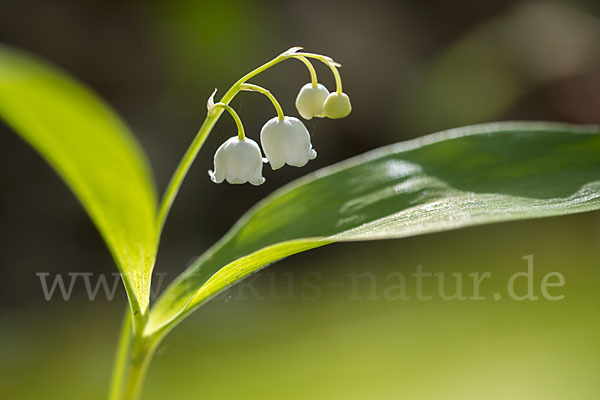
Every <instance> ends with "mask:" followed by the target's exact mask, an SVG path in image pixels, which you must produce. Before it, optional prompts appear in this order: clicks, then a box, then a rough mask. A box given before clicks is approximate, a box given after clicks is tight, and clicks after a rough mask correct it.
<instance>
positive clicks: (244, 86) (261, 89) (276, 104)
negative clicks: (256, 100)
mask: <svg viewBox="0 0 600 400" xmlns="http://www.w3.org/2000/svg"><path fill="white" fill-rule="evenodd" d="M241 88H242V90H247V91H250V92H259V93H262V94H264V95H265V96H267V97H268V98H269V100H271V103H273V107H275V110H276V111H277V117H278V118H279V120H280V121H283V119H284V118H285V115H284V114H283V109H282V108H281V105H280V104H279V102H278V101H277V99H276V98H275V96H273V94H272V93H271V92H269V91H268V90H267V89H265V88H264V87H261V86H258V85H253V84H251V83H243V84H242V85H241Z"/></svg>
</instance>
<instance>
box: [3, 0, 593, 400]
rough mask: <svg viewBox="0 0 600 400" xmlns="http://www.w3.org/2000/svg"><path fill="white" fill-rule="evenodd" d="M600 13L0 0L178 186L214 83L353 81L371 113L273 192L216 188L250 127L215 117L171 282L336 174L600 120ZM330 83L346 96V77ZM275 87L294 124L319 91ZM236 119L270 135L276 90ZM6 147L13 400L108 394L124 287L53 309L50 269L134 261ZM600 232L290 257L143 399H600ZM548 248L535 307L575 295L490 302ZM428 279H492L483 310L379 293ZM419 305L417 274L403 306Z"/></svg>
mask: <svg viewBox="0 0 600 400" xmlns="http://www.w3.org/2000/svg"><path fill="white" fill-rule="evenodd" d="M599 15H600V6H599V4H598V2H596V1H592V0H590V1H563V2H561V1H527V2H521V1H499V0H493V1H485V2H482V1H477V0H470V1H458V2H447V1H441V0H438V1H381V0H374V1H369V2H333V1H318V2H317V1H314V2H312V1H267V0H264V1H253V2H243V1H218V2H204V1H192V0H188V1H169V2H159V1H130V2H124V1H116V0H113V1H100V0H98V1H67V0H56V1H52V2H48V1H42V0H19V1H17V0H2V1H1V2H0V41H2V42H5V43H8V44H11V45H15V46H18V47H21V48H24V49H27V50H30V51H32V52H34V53H36V54H39V55H42V56H44V57H46V58H48V59H50V60H52V61H53V62H55V63H57V64H59V65H61V66H62V67H63V68H65V69H66V70H68V71H70V72H71V73H72V74H74V75H75V76H77V77H79V78H80V79H81V80H83V81H84V82H86V83H87V84H89V85H90V86H91V87H92V88H93V89H94V90H96V91H97V92H98V93H99V94H101V95H102V96H103V97H104V98H106V99H107V100H108V101H109V102H110V103H111V104H112V105H113V106H114V107H115V108H116V109H117V110H118V111H119V112H120V113H121V115H123V116H124V118H125V120H126V121H127V122H128V123H129V124H130V125H131V126H132V128H133V130H134V132H135V133H136V135H137V136H138V138H139V139H140V141H141V143H142V145H143V147H144V148H145V150H146V151H147V152H148V154H149V158H150V160H151V162H152V165H153V168H154V173H155V176H156V180H157V182H158V185H159V187H160V188H161V189H162V188H164V186H165V185H166V183H167V181H168V178H169V176H170V173H171V172H172V171H173V169H174V168H175V166H176V164H177V162H178V160H179V157H180V156H181V155H182V153H183V151H184V150H185V148H186V147H187V145H188V144H189V142H190V141H191V139H192V137H193V135H194V134H195V132H196V130H197V128H198V127H199V125H200V123H201V122H202V119H203V118H204V115H205V103H206V99H207V97H208V95H209V94H210V93H211V92H212V90H213V89H214V88H215V87H217V88H219V90H220V91H221V92H223V91H224V90H226V89H227V88H228V87H229V85H230V84H231V83H233V82H234V81H235V80H236V79H237V78H238V77H239V76H241V75H242V74H244V73H245V72H247V71H248V70H250V69H251V68H253V67H255V66H257V65H260V64H262V63H263V62H264V61H266V60H267V59H269V58H271V57H273V56H274V55H276V54H277V53H279V52H281V51H282V50H285V49H287V48H288V47H290V46H292V45H303V46H304V47H305V48H306V49H308V50H310V51H315V52H322V53H326V54H328V55H331V56H332V57H334V58H335V59H336V60H338V61H339V62H341V63H342V64H343V68H342V69H341V73H342V77H343V79H344V88H345V91H347V92H348V94H349V95H350V96H351V98H352V102H353V106H354V111H353V113H352V114H351V115H350V116H349V117H348V118H346V119H343V120H336V121H329V120H311V121H308V123H307V127H308V128H309V130H310V131H311V132H312V133H313V144H314V146H315V148H316V149H317V151H318V152H319V157H318V158H317V159H316V160H314V161H311V163H309V164H308V165H307V166H306V167H305V168H302V169H292V168H285V169H283V170H281V171H280V172H279V173H277V174H274V173H272V172H271V171H270V170H268V169H267V170H265V176H266V178H267V183H266V184H265V185H263V186H261V187H259V188H255V187H250V186H249V185H244V186H226V185H220V186H217V185H214V184H212V183H211V182H210V180H209V179H208V177H207V175H206V171H207V170H208V169H209V168H211V167H212V155H213V153H214V151H215V149H216V148H217V147H218V145H219V144H220V143H221V142H222V141H223V140H224V139H225V138H226V137H228V136H231V135H233V134H235V126H234V124H233V122H232V121H230V120H229V119H227V118H224V119H222V120H221V121H220V122H219V124H218V126H217V127H216V129H215V131H214V133H213V135H212V136H211V138H210V139H209V140H208V142H207V144H206V146H205V147H204V149H203V152H202V153H201V155H200V157H199V159H198V160H197V161H196V163H195V165H194V168H193V169H192V171H191V173H190V175H189V177H188V180H187V181H186V184H185V185H184V187H183V188H182V191H181V193H180V196H179V198H178V199H177V202H176V204H175V206H174V209H173V213H172V216H171V218H170V219H169V221H168V222H167V225H166V231H165V236H164V241H163V243H162V245H161V249H160V254H159V261H158V265H157V268H156V271H157V272H165V273H167V276H166V278H165V280H166V281H169V280H171V279H173V278H174V277H175V276H176V274H177V273H178V272H180V271H181V270H183V268H184V267H185V266H186V265H187V264H188V263H189V261H190V260H191V259H192V258H193V257H194V256H197V255H198V254H200V253H201V252H202V251H203V250H204V249H206V248H207V247H208V246H209V245H210V244H211V243H212V242H214V241H215V240H216V239H218V238H219V237H220V236H221V235H222V234H223V233H224V232H225V231H226V230H227V229H228V228H229V227H230V226H231V224H232V223H233V222H234V221H235V220H236V219H237V218H238V217H239V216H240V215H241V214H242V213H243V212H244V211H245V210H247V209H248V208H249V207H250V206H252V205H253V204H254V203H255V202H256V201H258V200H259V199H260V198H262V197H264V196H265V195H266V194H267V193H270V192H271V191H273V190H274V189H275V188H277V187H279V186H281V185H282V184H284V183H286V182H288V181H290V180H292V179H294V178H296V177H299V176H302V175H304V174H306V173H308V172H310V171H312V170H315V169H318V168H320V167H323V166H325V165H329V164H331V163H333V162H336V161H339V160H342V159H345V158H347V157H350V156H353V155H356V154H360V153H362V152H364V151H366V150H369V149H372V148H376V147H378V146H381V145H384V144H388V143H392V142H397V141H401V140H405V139H409V138H412V137H417V136H420V135H423V134H426V133H430V132H434V131H437V130H442V129H447V128H452V127H456V126H461V125H467V124H472V123H479V122H486V121H492V120H507V119H525V120H557V121H567V122H575V123H600V90H599V89H600V47H599V46H598V43H600V20H599V18H598V16H599ZM317 68H318V72H319V76H320V78H321V80H322V81H324V82H325V84H326V85H328V86H329V87H330V89H331V88H332V87H333V80H332V77H331V76H330V74H329V71H327V69H325V68H320V66H317ZM256 82H257V83H260V84H261V85H263V86H266V87H267V88H269V89H270V90H271V91H272V92H273V93H274V94H275V95H276V96H277V98H278V99H279V101H280V102H281V103H282V105H283V107H284V109H285V110H286V111H287V113H288V114H291V115H296V111H295V109H294V107H293V102H294V99H295V95H296V93H297V91H298V89H299V87H300V86H301V85H302V84H304V83H306V82H308V74H307V73H306V71H305V69H304V67H303V66H302V65H301V64H300V63H299V62H296V63H294V62H290V63H289V64H288V63H285V64H282V65H279V66H277V67H276V68H274V69H272V70H270V71H269V72H267V73H266V74H264V75H262V76H261V77H260V79H258V80H257V81H256ZM232 105H233V106H234V107H235V108H236V110H238V112H239V113H240V115H241V117H242V119H243V121H244V124H245V126H246V130H247V134H248V135H249V136H250V137H253V138H254V139H257V138H258V132H259V129H260V127H261V126H262V124H263V123H264V122H265V121H266V120H267V119H269V118H271V117H272V116H273V115H272V114H273V111H272V109H271V105H270V104H269V103H268V102H267V101H266V100H265V99H262V98H261V97H259V96H254V95H242V96H240V97H239V98H237V99H236V100H235V102H234V103H233V104H232ZM0 130H1V131H2V133H1V134H0V187H2V196H0V221H1V222H0V272H1V274H2V275H1V276H2V279H1V280H0V289H1V290H0V302H1V304H0V398H3V399H4V398H6V399H13V398H14V399H82V398H85V399H100V398H103V397H104V396H105V393H106V388H107V384H108V381H109V374H110V368H111V363H112V357H113V351H114V347H115V345H116V341H117V335H118V330H119V323H120V319H121V315H122V311H123V308H124V305H125V297H124V294H123V291H122V289H119V293H118V295H117V297H116V298H115V299H114V300H113V301H107V300H106V299H104V298H98V299H96V300H95V301H93V302H90V301H89V300H88V299H87V297H86V295H85V288H84V287H83V285H75V289H74V295H73V298H72V299H71V300H70V301H68V302H65V301H62V300H61V299H60V298H58V297H56V298H54V299H53V300H51V301H48V302H47V301H45V300H44V296H43V293H42V289H41V286H40V281H39V278H38V277H37V276H36V273H37V272H49V273H51V274H58V273H63V274H67V273H68V272H93V273H103V272H104V273H111V272H113V271H115V267H114V265H113V263H112V261H111V259H110V256H109V254H108V251H107V250H106V248H105V246H104V244H103V243H102V241H101V239H100V238H99V235H98V234H97V232H96V230H95V228H94V227H93V225H92V224H91V222H90V221H89V220H88V218H87V216H86V215H85V213H84V212H83V210H82V209H81V207H80V206H79V205H78V204H77V202H76V201H75V199H74V198H73V196H72V195H71V194H70V193H69V191H68V189H66V187H65V186H64V184H63V183H62V182H61V181H60V180H59V179H58V177H56V175H55V174H54V173H53V172H52V171H51V170H50V168H48V167H47V165H46V164H44V162H43V161H42V160H40V158H39V156H37V155H36V154H35V153H34V152H33V151H31V150H30V149H29V148H28V147H27V146H26V145H25V144H24V143H22V142H21V141H20V139H18V138H17V136H16V135H14V134H13V133H12V132H10V130H9V129H8V128H7V127H5V126H4V125H2V126H0ZM13 171H20V172H19V173H18V174H16V173H14V172H13ZM599 239H600V213H597V212H596V213H588V214H583V215H577V216H569V217H561V218H551V219H547V220H535V221H522V222H515V223H507V224H499V225H492V226H486V227H476V228H469V229H464V230H460V231H455V232H447V233H440V234H432V235H426V236H421V237H416V238H409V239H403V240H397V241H384V242H374V243H351V244H337V245H332V246H328V247H325V248H321V249H317V250H313V251H311V252H308V253H305V254H301V255H297V256H293V257H290V258H288V259H286V260H283V261H281V262H279V263H278V264H277V265H276V266H274V267H271V268H269V269H267V270H265V271H263V272H261V273H259V274H258V275H256V278H252V280H251V281H250V283H249V285H251V287H250V288H248V287H247V286H246V287H245V290H248V292H247V294H248V295H247V296H243V295H241V294H240V290H241V289H240V288H233V289H231V290H230V291H229V292H227V293H226V294H225V295H223V296H221V297H219V298H217V299H216V300H215V301H214V302H212V303H210V304H209V305H207V306H206V307H204V308H202V309H201V310H200V311H198V312H197V313H196V314H194V316H193V317H191V318H190V319H189V320H187V321H186V322H184V323H183V324H182V325H181V326H180V327H178V328H177V329H176V330H175V331H174V332H173V333H172V334H171V335H169V336H168V337H167V339H166V340H165V342H164V343H163V345H162V346H161V348H160V350H159V354H158V355H157V357H156V358H155V360H154V361H153V363H152V366H151V369H150V373H149V376H148V381H147V385H146V390H145V395H144V398H145V399H162V398H166V397H169V398H171V397H172V398H180V399H188V398H189V399H191V398H199V397H200V398H208V399H212V398H222V399H237V398H249V399H254V398H256V399H259V398H260V399H279V398H286V399H307V398H308V399H365V398H377V399H380V398H381V399H398V398H400V399H440V398H444V399H482V398H485V399H506V398H510V399H565V398H576V399H597V398H598V396H599V395H600V383H599V382H598V379H597V376H598V373H599V372H600V361H599V360H600V357H599V356H600V344H599V342H598V337H597V336H598V331H599V327H600V321H599V318H600V317H599V316H598V310H597V309H598V305H599V304H600V294H598V290H597V288H598V286H600V269H599V268H598V267H599V266H600V250H599V246H598V241H599ZM530 254H532V255H534V260H535V261H534V266H535V269H534V282H535V289H536V294H537V295H540V292H539V287H540V282H541V280H542V277H543V276H544V275H545V274H546V273H548V272H560V273H561V274H563V275H564V277H565V281H566V284H565V287H564V288H555V289H554V290H552V291H551V293H554V292H556V293H557V294H565V299H563V300H560V301H548V300H545V299H540V300H537V301H521V302H519V301H514V300H510V299H507V298H506V296H504V298H502V299H501V300H498V301H496V300H494V299H493V294H494V293H502V294H505V293H506V283H507V281H508V279H509V277H510V276H511V275H512V274H514V273H516V272H520V271H525V269H526V267H527V265H526V262H525V261H524V260H523V259H522V257H523V256H526V255H530ZM418 265H422V266H423V269H424V271H426V272H444V273H446V274H447V279H450V277H451V275H450V274H451V273H453V272H461V273H463V274H464V275H465V277H466V276H467V274H468V273H471V272H480V273H484V272H491V273H492V278H491V279H490V280H489V281H486V282H485V283H484V284H482V295H483V296H485V297H486V300H484V301H456V300H454V301H442V300H440V299H439V298H434V299H433V300H431V301H418V300H416V299H414V296H411V297H413V299H411V300H406V301H402V300H388V299H385V298H383V297H382V292H383V291H384V290H385V288H386V287H388V286H386V285H388V283H387V281H386V277H387V276H388V275H389V274H390V273H394V272H401V273H403V274H404V275H405V276H407V277H409V276H410V274H411V273H412V272H414V271H415V269H416V267H417V266H418ZM363 272H369V273H372V274H373V275H372V276H373V277H374V279H375V282H376V288H375V289H376V292H377V296H378V298H370V297H373V296H369V294H371V293H370V290H371V286H370V281H367V280H361V281H360V284H359V286H358V287H357V288H355V287H353V285H352V280H351V276H352V275H350V274H353V273H363ZM311 273H313V274H314V273H319V274H320V275H319V276H320V279H321V280H320V281H319V282H318V284H317V286H318V288H319V292H320V295H319V296H315V297H316V298H315V299H306V298H302V296H301V293H302V290H306V289H307V288H306V286H305V285H303V279H306V277H307V276H315V275H309V274H311ZM51 276H52V275H51ZM290 282H291V287H292V289H293V293H292V295H290V296H286V294H290ZM337 283H342V285H338V284H337ZM251 289H254V290H255V292H252V290H251ZM468 289H469V288H468V286H466V285H465V291H468ZM312 290H314V288H312ZM355 290H358V291H359V292H360V295H359V296H355V294H356V293H354V291H355ZM415 290H416V288H415V284H414V281H411V280H410V279H409V280H408V281H407V287H406V291H407V294H408V295H412V294H414V293H415ZM520 290H524V288H522V287H521V288H520ZM435 291H436V289H435V288H434V287H433V286H429V287H428V286H426V288H425V292H428V293H435ZM448 292H449V293H451V292H452V290H451V285H450V284H449V289H448ZM252 293H254V295H253V296H250V294H252ZM299 293H300V294H299ZM244 297H246V298H244Z"/></svg>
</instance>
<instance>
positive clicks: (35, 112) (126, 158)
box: [0, 46, 157, 314]
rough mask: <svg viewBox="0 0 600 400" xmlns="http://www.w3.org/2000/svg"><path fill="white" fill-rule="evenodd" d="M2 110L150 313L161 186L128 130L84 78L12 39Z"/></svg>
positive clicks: (138, 307)
mask: <svg viewBox="0 0 600 400" xmlns="http://www.w3.org/2000/svg"><path fill="white" fill-rule="evenodd" d="M0 117H2V118H3V119H4V120H5V121H6V122H7V124H8V125H10V126H11V127H12V128H13V129H14V130H15V131H16V132H17V133H18V134H19V135H21V137H22V138H23V139H25V141H27V142H28V143H29V144H30V145H31V146H32V147H33V148H34V149H35V150H37V151H38V152H39V153H40V154H41V155H42V157H44V158H45V159H46V160H47V161H48V163H50V165H51V166H52V167H53V168H54V169H55V170H56V171H57V173H58V174H59V175H60V176H61V177H62V178H63V179H64V180H65V182H66V183H67V185H68V186H69V187H70V188H71V190H72V191H73V192H74V193H75V195H76V196H77V198H78V199H79V200H80V201H81V203H82V204H83V206H84V208H85V209H86V211H87V212H88V213H89V215H90V216H91V218H92V220H93V221H94V223H95V224H96V226H97V227H98V229H99V231H100V233H101V234H102V236H103V237H104V240H105V241H106V243H107V245H108V247H109V249H110V250H111V252H112V254H113V257H114V258H115V260H116V263H117V266H118V267H119V270H120V271H121V273H122V274H123V280H124V282H125V287H126V289H127V294H128V296H129V299H130V302H131V304H132V307H133V309H134V311H139V312H141V313H142V314H143V313H145V312H146V311H147V308H148V301H149V288H150V276H151V273H152V267H153V265H154V261H155V256H156V245H157V239H156V223H155V218H156V192H155V188H154V184H153V181H152V179H151V174H150V169H149V167H148V163H147V161H146V158H145V156H144V154H143V151H142V150H141V148H140V146H139V145H138V143H137V142H136V141H135V139H134V137H133V135H132V134H131V133H130V131H129V129H128V128H127V127H126V126H125V124H124V123H123V122H122V121H121V120H120V119H119V117H118V116H117V115H116V114H115V113H114V112H113V111H112V110H111V109H110V108H109V107H107V106H106V105H105V104H104V103H103V102H102V101H101V100H99V99H98V97H97V96H96V95H94V94H93V93H92V92H91V91H90V90H89V89H87V88H85V87H84V86H83V85H82V84H80V83H78V82H77V81H75V80H74V79H73V78H71V77H69V76H68V75H66V74H65V73H63V72H61V71H59V70H58V69H57V68H55V67H53V66H51V65H48V64H47V63H45V62H43V61H41V60H39V59H37V58H34V57H33V56H30V55H28V54H25V53H22V52H20V51H17V50H14V49H11V48H8V47H5V46H0ZM16 173H17V172H16Z"/></svg>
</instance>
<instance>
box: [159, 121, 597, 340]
mask: <svg viewBox="0 0 600 400" xmlns="http://www.w3.org/2000/svg"><path fill="white" fill-rule="evenodd" d="M599 208H600V130H598V128H596V127H577V126H572V125H561V124H546V123H494V124H487V125H479V126H472V127H467V128H460V129H455V130H450V131H446V132H442V133H438V134H434V135H430V136H425V137H423V138H419V139H416V140H412V141H408V142H404V143H398V144H395V145H391V146H388V147H384V148H381V149H378V150H375V151H372V152H369V153H366V154H364V155H361V156H358V157H355V158H353V159H350V160H347V161H344V162H342V163H339V164H337V165H333V166H331V167H328V168H325V169H322V170H320V171H317V172H315V173H312V174H310V175H308V176H306V177H304V178H302V179H299V180H298V181H296V182H293V183H291V184H290V185H287V186H285V187H283V188H282V189H280V190H278V191H276V192H275V193H273V194H272V195H270V196H269V197H267V198H266V199H264V200H263V201H261V202H260V203H259V204H257V205H256V206H255V207H254V208H252V209H251V210H250V211H249V212H248V213H247V214H246V215H245V216H244V217H242V219H241V220H240V221H239V222H238V223H237V224H236V225H235V226H234V227H233V228H232V229H231V231H230V232H229V233H228V234H227V235H226V236H225V237H224V238H223V239H222V240H221V241H219V242H218V243H217V244H215V245H214V246H213V247H212V248H210V249H209V250H208V251H207V252H206V253H205V254H204V255H203V256H201V257H200V258H199V259H198V260H196V261H195V262H194V263H193V265H192V266H191V267H189V269H188V270H187V271H186V272H184V274H182V276H181V277H180V278H179V279H177V280H176V281H175V282H174V283H173V284H172V285H171V286H169V288H167V290H166V291H165V293H163V295H162V296H161V298H160V299H159V301H158V302H157V304H156V306H155V307H154V308H153V309H152V311H151V313H150V324H149V326H148V328H147V329H148V333H150V332H154V331H157V330H161V329H163V328H169V327H170V326H172V325H173V323H175V322H177V321H179V320H181V319H182V318H183V317H185V315H187V314H188V313H190V312H191V311H192V310H194V309H195V308H196V307H198V306H200V305H201V304H202V303H203V302H205V301H207V300H208V299H210V298H211V297H213V296H215V295H216V294H218V293H219V292H221V291H222V290H224V289H225V288H227V287H228V286H230V285H232V284H234V283H236V282H237V281H239V280H240V279H242V278H244V277H245V276H247V275H248V274H250V273H252V272H253V271H256V270H258V269H260V268H262V267H265V266H266V265H268V264H269V263H272V262H274V261H277V260H279V259H281V258H284V257H286V256H289V255H291V254H294V253H298V252H301V251H305V250H308V249H311V248H314V247H318V246H322V245H325V244H328V243H332V242H336V241H356V240H372V239H385V238H400V237H406V236H412V235H418V234H423V233H428V232H438V231H443V230H448V229H455V228H460V227H465V226H471V225H478V224H485V223H492V222H499V221H509V220H516V219H522V218H537V217H546V216H553V215H562V214H570V213H576V212H583V211H590V210H597V209H599ZM165 330H166V329H165Z"/></svg>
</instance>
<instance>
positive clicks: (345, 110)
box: [323, 92, 352, 119]
mask: <svg viewBox="0 0 600 400" xmlns="http://www.w3.org/2000/svg"><path fill="white" fill-rule="evenodd" d="M350 111H352V105H351V104H350V98H349V97H348V95H347V94H346V93H337V92H332V93H330V94H329V96H327V99H325V104H324V105H323V114H325V116H326V117H327V118H331V119H337V118H344V117H345V116H347V115H348V114H350Z"/></svg>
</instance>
